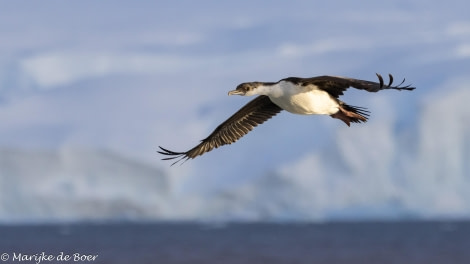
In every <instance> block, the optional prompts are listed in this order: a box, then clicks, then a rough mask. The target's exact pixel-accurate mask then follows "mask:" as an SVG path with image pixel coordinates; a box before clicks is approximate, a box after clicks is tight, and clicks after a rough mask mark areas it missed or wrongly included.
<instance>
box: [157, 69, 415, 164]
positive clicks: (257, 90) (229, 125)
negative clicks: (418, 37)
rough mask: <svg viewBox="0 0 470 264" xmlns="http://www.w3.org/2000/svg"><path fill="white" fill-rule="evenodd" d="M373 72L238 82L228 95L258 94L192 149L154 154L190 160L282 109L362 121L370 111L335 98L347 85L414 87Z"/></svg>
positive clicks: (368, 88) (371, 89)
mask: <svg viewBox="0 0 470 264" xmlns="http://www.w3.org/2000/svg"><path fill="white" fill-rule="evenodd" d="M376 75H377V78H378V79H379V82H371V81H365V80H359V79H353V78H347V77H337V76H318V77H311V78H299V77H289V78H285V79H282V80H280V81H278V82H246V83H242V84H240V85H238V86H237V88H236V89H235V90H233V91H229V92H228V95H243V96H252V95H258V96H257V97H256V98H255V99H253V100H251V101H250V102H248V103H247V104H246V105H245V106H243V107H242V108H241V109H240V110H238V111H237V112H236V113H235V114H233V115H232V116H231V117H229V118H228V119H227V120H226V121H225V122H223V123H222V124H220V125H219V126H218V127H217V128H216V129H215V130H214V131H213V132H212V133H211V134H210V135H209V136H208V137H207V138H205V139H203V140H201V143H199V145H197V146H195V147H194V148H192V149H190V150H188V151H186V152H175V151H171V150H168V149H166V148H163V147H161V146H159V148H160V151H158V153H160V154H163V155H166V156H168V157H166V158H163V160H173V159H177V160H176V161H175V162H174V163H173V164H175V163H178V162H179V161H181V160H184V161H186V160H188V159H194V158H195V157H197V156H200V155H202V154H204V153H206V152H209V151H211V150H213V149H214V148H218V147H220V146H223V145H227V144H232V143H234V142H235V141H237V140H238V139H240V138H241V137H243V136H244V135H246V134H247V133H248V132H250V131H251V130H253V128H255V127H256V126H257V125H259V124H262V123H264V122H265V121H266V120H268V119H270V118H271V117H273V116H275V115H276V114H278V113H279V112H281V111H282V110H286V111H288V112H290V113H293V114H301V115H329V116H331V117H332V118H337V119H339V120H341V121H343V122H344V123H346V125H348V126H350V124H351V123H361V122H366V121H367V117H368V116H369V113H370V112H369V111H368V110H367V109H366V108H364V107H358V106H352V105H348V104H346V103H344V102H342V101H340V100H339V99H338V98H339V96H341V95H343V92H344V91H346V90H347V89H348V88H349V87H354V88H356V89H360V90H366V91H368V92H378V91H380V90H386V89H393V90H399V91H401V90H409V91H411V90H414V89H415V87H411V86H410V85H406V86H402V85H403V83H404V82H405V79H403V81H402V82H401V83H400V84H399V85H396V86H392V83H393V76H392V75H391V74H389V75H388V76H389V82H388V84H386V85H385V84H384V80H383V78H382V76H381V75H380V74H377V73H376ZM173 164H172V165H173Z"/></svg>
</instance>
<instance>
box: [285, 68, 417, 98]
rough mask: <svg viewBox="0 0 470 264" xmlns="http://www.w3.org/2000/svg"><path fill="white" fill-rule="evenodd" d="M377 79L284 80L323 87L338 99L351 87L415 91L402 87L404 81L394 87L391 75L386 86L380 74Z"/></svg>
mask: <svg viewBox="0 0 470 264" xmlns="http://www.w3.org/2000/svg"><path fill="white" fill-rule="evenodd" d="M376 75H377V78H379V82H371V81H365V80H359V79H353V78H347V77H336V76H318V77H312V78H305V79H303V78H297V77H289V78H286V79H284V80H289V81H291V82H294V83H297V84H300V85H304V86H306V85H316V86H318V87H321V89H322V90H325V91H327V92H328V93H329V94H331V95H332V96H334V97H335V98H338V97H339V96H340V95H343V92H344V91H346V89H348V88H349V87H354V88H356V89H360V90H366V91H368V92H378V91H380V90H385V89H394V90H399V91H401V90H414V89H415V87H411V86H410V85H406V86H401V85H402V84H403V83H404V82H405V79H403V81H402V82H401V83H400V84H398V85H396V86H392V83H393V76H392V75H391V74H389V75H388V77H389V82H388V84H387V85H385V84H384V79H383V78H382V76H381V75H380V74H378V73H376Z"/></svg>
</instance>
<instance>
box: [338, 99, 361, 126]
mask: <svg viewBox="0 0 470 264" xmlns="http://www.w3.org/2000/svg"><path fill="white" fill-rule="evenodd" d="M369 113H370V112H369V111H367V108H364V107H359V106H352V105H347V104H345V103H343V102H340V105H339V110H338V112H336V113H334V114H332V115H331V117H333V118H337V119H340V120H342V121H343V122H344V123H346V125H348V126H350V124H351V122H352V123H361V122H364V123H365V122H367V117H368V116H369Z"/></svg>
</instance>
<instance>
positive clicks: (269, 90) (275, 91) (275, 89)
mask: <svg viewBox="0 0 470 264" xmlns="http://www.w3.org/2000/svg"><path fill="white" fill-rule="evenodd" d="M256 94H259V95H267V96H270V97H271V96H272V97H280V96H282V95H283V94H284V91H283V87H282V86H281V85H280V84H279V83H262V84H260V85H259V86H258V87H257V88H256Z"/></svg>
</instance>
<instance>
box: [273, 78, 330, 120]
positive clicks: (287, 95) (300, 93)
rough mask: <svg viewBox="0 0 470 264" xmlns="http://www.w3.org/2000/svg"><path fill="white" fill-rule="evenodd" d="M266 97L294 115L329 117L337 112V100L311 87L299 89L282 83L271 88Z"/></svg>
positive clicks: (287, 83)
mask: <svg viewBox="0 0 470 264" xmlns="http://www.w3.org/2000/svg"><path fill="white" fill-rule="evenodd" d="M267 95H268V96H269V98H270V99H271V101H273V103H275V104H277V105H278V106H279V107H281V108H282V109H284V110H286V111H288V112H291V113H294V114H302V115H313V114H319V115H321V114H323V115H331V114H334V113H336V112H338V106H339V105H338V102H337V100H336V99H335V98H333V97H332V96H331V95H329V94H328V93H327V92H325V91H323V90H320V89H318V88H317V87H316V86H313V85H309V86H302V87H299V86H297V85H293V84H291V83H290V82H285V81H282V82H280V83H279V84H277V85H275V86H272V90H271V91H270V92H269V93H268V94H267Z"/></svg>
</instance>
